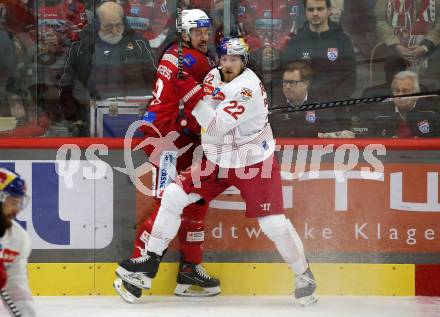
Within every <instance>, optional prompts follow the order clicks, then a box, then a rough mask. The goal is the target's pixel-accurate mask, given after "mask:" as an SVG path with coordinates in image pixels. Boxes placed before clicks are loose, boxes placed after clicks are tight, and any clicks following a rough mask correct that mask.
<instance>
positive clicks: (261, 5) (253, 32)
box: [237, 0, 304, 71]
mask: <svg viewBox="0 0 440 317" xmlns="http://www.w3.org/2000/svg"><path fill="white" fill-rule="evenodd" d="M239 2H240V6H239V8H238V12H237V22H238V25H239V29H240V32H241V34H242V35H243V36H244V37H245V38H246V40H247V41H248V43H249V45H250V47H251V49H252V51H251V55H252V58H253V59H254V60H255V61H257V63H258V64H259V65H261V69H262V70H263V71H272V70H275V69H278V67H279V66H280V51H281V50H283V49H284V47H285V46H286V44H287V41H288V40H289V39H290V37H291V36H293V35H294V34H296V33H297V32H298V29H299V28H300V27H301V26H302V24H303V23H304V10H303V7H302V5H301V0H276V1H272V0H264V1H256V0H240V1H239Z"/></svg>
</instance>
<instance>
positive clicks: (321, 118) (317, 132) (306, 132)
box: [271, 62, 354, 138]
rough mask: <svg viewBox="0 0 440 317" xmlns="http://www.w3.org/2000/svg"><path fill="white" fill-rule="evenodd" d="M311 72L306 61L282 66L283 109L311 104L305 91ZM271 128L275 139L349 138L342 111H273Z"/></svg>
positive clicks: (344, 113) (308, 85)
mask: <svg viewBox="0 0 440 317" xmlns="http://www.w3.org/2000/svg"><path fill="white" fill-rule="evenodd" d="M312 77H313V76H312V69H311V67H310V65H309V64H308V63H306V62H292V63H290V64H288V65H286V66H285V67H284V70H283V75H282V78H283V88H282V93H283V95H284V97H285V99H284V100H285V101H284V102H285V104H282V105H283V106H287V107H290V106H291V107H293V106H300V105H303V104H308V103H313V96H311V95H309V92H308V88H309V87H310V85H311V84H312ZM271 123H272V129H273V131H274V134H275V136H276V137H280V136H282V137H303V138H304V137H322V138H353V137H354V134H353V133H352V132H351V131H349V130H348V128H349V124H348V120H347V115H346V111H345V109H344V108H342V109H341V108H339V109H324V110H319V111H304V112H289V111H288V110H286V111H279V110H276V111H273V112H272V114H271Z"/></svg>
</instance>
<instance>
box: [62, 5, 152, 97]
mask: <svg viewBox="0 0 440 317" xmlns="http://www.w3.org/2000/svg"><path fill="white" fill-rule="evenodd" d="M154 60H155V58H154V56H153V51H152V50H151V47H150V45H149V44H148V42H147V41H145V40H144V39H142V38H141V37H140V36H139V35H137V34H136V33H135V32H134V31H133V30H132V29H130V28H129V26H128V24H127V23H126V21H125V19H124V14H123V10H122V7H121V6H120V5H119V4H117V3H115V2H105V3H103V4H102V5H100V6H99V7H98V8H97V9H96V21H95V23H94V24H92V25H90V26H89V27H87V28H86V29H85V30H84V31H82V32H81V33H80V41H78V42H75V43H73V44H72V46H71V48H70V50H69V52H68V54H67V60H66V64H65V69H64V73H63V75H62V77H61V81H60V86H61V87H60V88H61V92H62V93H61V98H70V97H71V95H72V91H73V86H74V84H75V82H80V83H81V84H82V86H83V87H85V88H86V89H87V91H88V93H89V95H90V97H91V98H93V99H106V98H111V97H123V96H145V95H147V94H150V93H151V85H152V82H153V79H154V77H153V76H154V74H155V72H156V70H155V65H154Z"/></svg>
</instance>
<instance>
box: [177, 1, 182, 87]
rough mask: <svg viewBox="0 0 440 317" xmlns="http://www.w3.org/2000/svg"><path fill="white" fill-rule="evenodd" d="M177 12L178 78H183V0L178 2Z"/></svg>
mask: <svg viewBox="0 0 440 317" xmlns="http://www.w3.org/2000/svg"><path fill="white" fill-rule="evenodd" d="M176 6H177V8H176V12H177V78H178V79H182V78H183V39H182V0H177V2H176Z"/></svg>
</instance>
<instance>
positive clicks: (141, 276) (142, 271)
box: [116, 252, 161, 289]
mask: <svg viewBox="0 0 440 317" xmlns="http://www.w3.org/2000/svg"><path fill="white" fill-rule="evenodd" d="M160 260H161V256H159V255H157V254H156V253H154V252H147V254H146V255H145V256H140V257H138V258H134V259H126V260H123V261H121V262H119V267H118V268H117V269H116V275H117V276H119V277H120V278H121V279H122V280H123V281H126V282H127V283H129V284H131V285H134V286H137V287H140V288H143V289H150V288H151V281H152V279H153V278H154V277H155V276H156V273H157V271H158V269H159V264H160Z"/></svg>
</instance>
